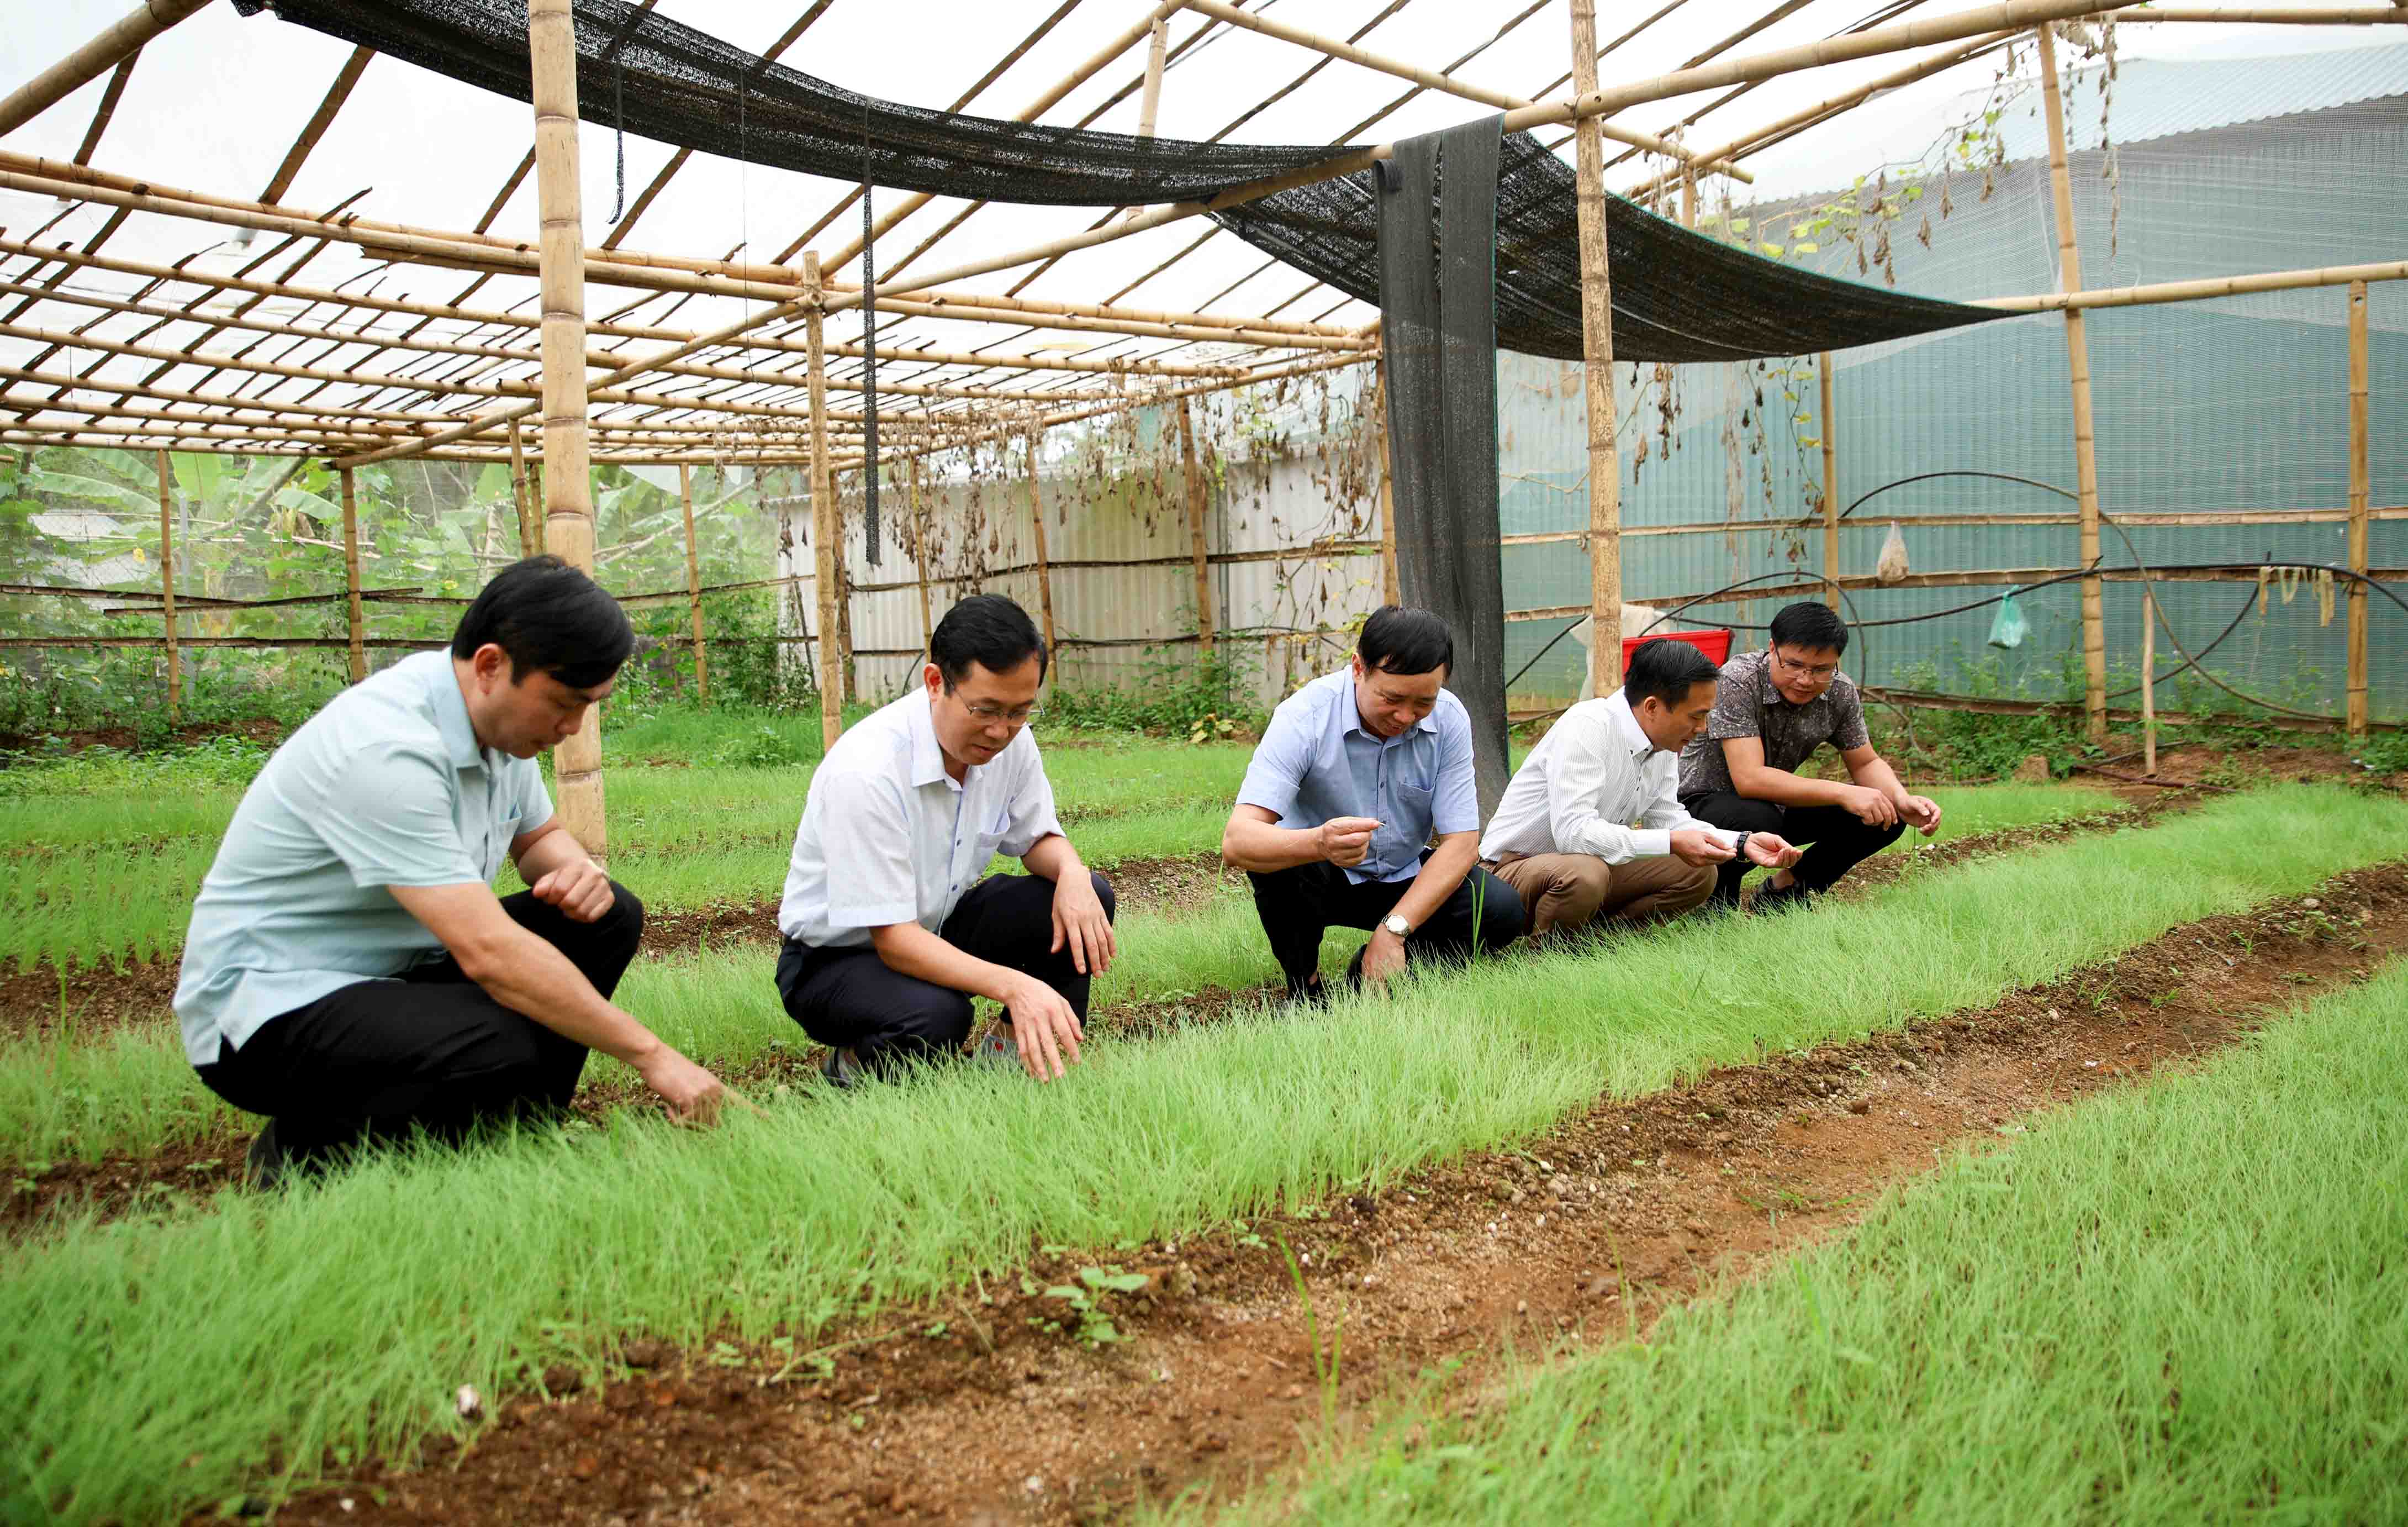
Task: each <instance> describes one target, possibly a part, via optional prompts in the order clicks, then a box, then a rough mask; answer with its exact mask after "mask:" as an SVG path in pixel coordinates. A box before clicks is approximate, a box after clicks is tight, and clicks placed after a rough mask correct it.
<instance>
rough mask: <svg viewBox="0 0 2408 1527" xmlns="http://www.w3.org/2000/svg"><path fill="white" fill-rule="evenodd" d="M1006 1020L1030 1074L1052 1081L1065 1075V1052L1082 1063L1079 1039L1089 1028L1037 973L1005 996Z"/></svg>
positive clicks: (1042, 1080) (1022, 980)
mask: <svg viewBox="0 0 2408 1527" xmlns="http://www.w3.org/2000/svg"><path fill="white" fill-rule="evenodd" d="M1003 1020H1004V1022H1005V1023H1007V1024H1009V1025H1010V1026H1011V1037H1012V1038H1013V1039H1014V1040H1015V1041H1017V1042H1018V1044H1019V1045H1020V1064H1021V1067H1022V1069H1024V1070H1025V1071H1026V1072H1027V1073H1028V1074H1029V1075H1031V1076H1034V1077H1036V1078H1037V1079H1038V1080H1039V1081H1040V1082H1050V1081H1052V1080H1054V1078H1055V1077H1057V1076H1060V1075H1061V1074H1062V1052H1063V1051H1065V1050H1067V1051H1068V1052H1069V1055H1070V1064H1072V1065H1074V1066H1075V1065H1077V1064H1078V1063H1079V1041H1080V1040H1082V1039H1083V1038H1085V1037H1086V1030H1085V1029H1084V1028H1083V1027H1082V1025H1081V1024H1080V1022H1079V1015H1078V1014H1076V1013H1073V1012H1072V1011H1070V1004H1069V1003H1068V1002H1067V1001H1063V1000H1062V994H1061V993H1060V992H1058V991H1055V990H1054V988H1053V987H1049V986H1047V985H1046V984H1045V983H1044V982H1042V981H1039V980H1038V979H1037V978H1036V977H1035V976H1033V975H1032V976H1024V977H1022V979H1021V982H1020V985H1019V986H1017V987H1014V988H1013V989H1012V992H1011V995H1010V996H1009V997H1006V998H1005V999H1004V1002H1003Z"/></svg>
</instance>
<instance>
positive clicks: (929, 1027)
mask: <svg viewBox="0 0 2408 1527" xmlns="http://www.w3.org/2000/svg"><path fill="white" fill-rule="evenodd" d="M1088 873H1089V874H1090V875H1091V876H1093V877H1094V880H1095V886H1096V895H1097V899H1098V900H1101V901H1102V902H1103V903H1104V915H1105V916H1107V917H1110V916H1111V915H1113V914H1114V911H1115V908H1116V905H1117V902H1116V900H1115V899H1114V897H1113V895H1112V883H1111V881H1109V880H1106V879H1105V878H1104V877H1103V876H1102V875H1100V874H1097V873H1096V872H1094V871H1092V870H1091V871H1089V872H1088ZM937 936H938V937H939V938H941V939H943V940H944V941H945V942H946V943H947V944H952V945H953V947H954V948H956V949H959V950H960V951H961V952H962V953H964V954H966V955H968V956H970V957H971V958H976V959H983V960H985V961H987V962H988V963H990V964H994V965H1002V966H1006V967H1008V968H1010V969H1011V970H1015V971H1020V972H1024V973H1025V974H1028V975H1033V976H1035V977H1037V979H1039V981H1042V982H1044V983H1045V984H1046V985H1047V986H1049V987H1053V988H1054V990H1055V991H1058V992H1060V993H1061V994H1062V1000H1063V1001H1066V1002H1068V1003H1069V1004H1070V1011H1072V1012H1073V1013H1076V1014H1078V1015H1079V1018H1080V1021H1082V1022H1084V1021H1085V1020H1086V1016H1087V987H1088V978H1087V977H1086V976H1083V975H1082V974H1080V973H1079V968H1078V966H1077V965H1075V964H1073V963H1072V962H1071V958H1070V946H1069V945H1068V944H1067V943H1066V944H1063V946H1062V948H1061V950H1060V951H1059V952H1058V953H1056V952H1054V951H1052V950H1051V949H1049V947H1048V946H1049V945H1050V944H1053V942H1054V882H1052V881H1050V880H1047V879H1046V878H1044V877H1043V876H1042V875H989V876H987V877H986V878H985V879H984V880H982V881H980V882H979V883H978V884H977V885H975V886H971V887H970V888H969V891H968V894H967V895H965V896H964V897H963V898H962V899H961V901H960V903H959V904H958V905H956V906H955V907H954V908H953V915H952V916H950V917H948V918H946V919H945V926H944V927H943V928H942V929H939V930H938V935H937ZM778 995H779V996H780V997H781V999H783V1000H784V1001H785V1004H786V1013H787V1016H790V1017H792V1018H793V1019H794V1020H795V1021H796V1023H798V1024H801V1025H802V1027H803V1032H804V1033H807V1034H809V1035H810V1036H811V1038H812V1039H813V1040H815V1041H817V1042H818V1043H820V1044H825V1045H828V1046H830V1047H831V1048H837V1049H849V1050H852V1051H853V1053H854V1054H855V1055H856V1056H858V1057H859V1058H860V1059H861V1063H862V1065H863V1067H864V1068H865V1069H867V1070H868V1071H869V1072H870V1073H872V1074H876V1075H891V1074H893V1073H895V1072H896V1071H897V1070H898V1069H900V1068H901V1067H903V1066H907V1065H909V1064H910V1063H912V1062H914V1061H921V1060H932V1059H938V1058H939V1057H943V1056H951V1055H956V1054H959V1053H960V1051H961V1047H962V1042H963V1041H965V1040H967V1039H968V1038H969V1036H970V999H969V994H968V992H962V991H955V990H954V989H953V987H940V986H938V985H937V984H936V983H935V982H933V981H923V980H921V979H920V978H919V977H918V976H916V975H905V974H904V973H903V972H900V971H897V970H894V969H891V968H889V967H888V965H887V963H886V961H884V960H882V959H881V958H878V951H877V950H876V949H874V948H872V947H871V946H870V945H868V944H846V945H841V946H838V947H815V946H813V945H811V944H804V943H802V942H800V941H799V940H796V939H788V940H787V941H786V946H785V948H784V950H783V951H781V953H780V954H779V956H778Z"/></svg>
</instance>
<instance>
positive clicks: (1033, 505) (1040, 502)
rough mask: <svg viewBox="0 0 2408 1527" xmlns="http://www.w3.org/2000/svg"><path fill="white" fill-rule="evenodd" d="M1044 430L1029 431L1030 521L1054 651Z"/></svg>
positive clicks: (1040, 602) (1048, 640)
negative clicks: (1042, 475) (1041, 459)
mask: <svg viewBox="0 0 2408 1527" xmlns="http://www.w3.org/2000/svg"><path fill="white" fill-rule="evenodd" d="M1042 433H1043V431H1042V430H1040V429H1031V430H1030V431H1029V432H1028V520H1029V523H1030V524H1031V525H1033V526H1036V527H1037V608H1038V610H1039V612H1040V613H1041V615H1042V617H1043V619H1042V622H1041V624H1042V625H1043V627H1044V629H1045V650H1046V651H1047V652H1052V651H1053V650H1054V569H1053V567H1052V565H1051V564H1050V563H1049V562H1048V561H1047V560H1046V556H1045V497H1044V493H1043V490H1042V488H1041V487H1040V485H1039V483H1038V481H1037V445H1038V439H1039V436H1040V435H1041V434H1042Z"/></svg>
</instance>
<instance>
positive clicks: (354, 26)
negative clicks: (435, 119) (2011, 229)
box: [236, 0, 2005, 362]
mask: <svg viewBox="0 0 2408 1527" xmlns="http://www.w3.org/2000/svg"><path fill="white" fill-rule="evenodd" d="M271 4H272V7H273V8H274V9H275V11H276V13H277V14H278V15H279V16H281V17H283V18H284V19H285V20H286V21H289V22H297V23H299V24H300V25H303V26H307V27H309V28H311V29H313V30H316V31H319V32H323V33H326V34H328V35H329V36H336V37H339V38H342V39H343V40H345V41H347V42H351V43H355V44H360V45H364V46H366V47H369V48H373V49H375V50H377V51H379V52H380V53H387V54H390V55H392V56H393V57H394V58H398V59H402V60H405V61H407V62H409V63H411V64H416V65H420V66H421V67H423V68H426V69H431V70H433V71H435V72H436V73H437V74H441V75H444V76H447V77H449V78H451V79H458V80H461V81H463V82H465V83H467V84H471V85H475V86H477V87H478V88H480V89H482V90H488V91H492V92H495V94H502V95H509V96H513V97H516V98H517V99H519V100H526V99H528V98H529V94H530V75H529V68H528V64H527V7H526V3H525V0H236V7H237V8H239V9H241V10H243V11H245V12H246V13H255V12H257V11H259V10H260V9H262V8H266V7H269V6H270V5H271ZM575 14H576V20H577V49H578V91H579V99H580V102H581V111H582V112H583V114H584V116H585V117H586V119H587V120H589V121H592V122H597V123H599V124H601V125H603V126H606V127H608V126H615V127H619V128H622V129H624V130H625V131H629V132H635V133H639V134H641V135H643V136H644V137H650V138H654V139H657V140H659V141H661V142H664V143H674V144H678V145H680V146H681V147H684V148H689V149H695V150H697V151H702V152H705V153H714V154H719V155H722V156H724V157H726V158H730V159H740V160H746V161H750V162H751V163H753V164H756V165H768V166H776V167H779V168H781V169H791V170H798V171H801V172H803V173H805V174H809V175H818V176H824V177H826V178H828V179H831V180H844V181H856V180H862V179H864V178H865V176H866V177H867V179H868V180H872V181H874V182H875V183H877V184H879V185H882V186H896V187H900V188H903V189H905V190H910V191H923V192H927V193H929V194H935V195H946V196H961V197H983V198H986V199H988V200H992V201H1002V202H1028V203H1041V204H1049V205H1068V206H1082V207H1126V206H1142V205H1149V204H1153V203H1157V202H1169V201H1185V200H1191V199H1201V198H1204V197H1208V196H1210V195H1211V194H1214V193H1216V192H1220V191H1226V190H1227V189H1229V188H1230V187H1233V186H1237V185H1242V184H1245V183H1247V182H1249V181H1253V180H1268V179H1270V178H1272V177H1274V176H1279V175H1284V174H1287V173H1289V172H1290V171H1293V170H1297V169H1301V168H1304V167H1305V166H1311V165H1316V164H1320V163H1322V162H1324V161H1326V160H1328V159H1330V158H1333V157H1335V156H1336V155H1338V154H1340V153H1343V152H1346V151H1347V150H1346V149H1344V148H1342V147H1339V146H1332V145H1326V144H1298V145H1289V146H1284V147H1283V146H1276V145H1273V146H1265V145H1255V144H1231V143H1194V142H1186V141H1182V140H1178V139H1172V138H1140V137H1131V136H1129V135H1126V134H1123V133H1100V132H1095V131H1091V130H1088V129H1084V128H1073V127H1046V126H1038V125H1035V124H1032V123H1027V122H1002V121H998V120H996V119H995V118H992V117H975V116H965V115H962V114H959V113H956V112H947V111H937V110H930V109H926V108H920V107H910V106H900V105H896V103H894V102H890V101H880V100H875V99H872V98H870V97H868V96H865V95H859V94H854V93H853V92H852V91H848V90H843V89H840V88H839V87H838V86H836V85H832V84H830V83H828V82H827V81H826V80H824V79H815V78H813V77H812V76H810V75H808V74H804V73H802V72H801V71H799V70H796V69H790V68H787V67H785V66H784V65H780V64H773V63H769V62H767V61H765V60H764V59H762V58H761V57H759V56H758V55H757V54H753V53H748V52H746V51H744V50H741V49H739V48H736V47H732V46H730V45H729V44H727V43H724V42H722V41H720V40H719V39H718V38H716V37H713V36H709V35H708V34H706V33H702V32H697V31H695V29H694V28H692V27H689V26H683V25H681V24H679V23H678V22H673V21H670V20H668V19H667V17H664V16H660V15H657V14H655V13H652V12H649V11H643V10H638V8H637V7H634V6H633V5H629V4H627V3H626V0H575ZM1607 208H1608V235H1607V247H1608V252H1609V258H1610V259H1611V261H1612V268H1613V353H1614V356H1615V358H1616V359H1619V360H1629V361H1676V362H1677V361H1716V360H1748V359H1754V358H1756V357H1759V356H1770V355H1802V354H1811V353H1814V352H1816V351H1822V350H1840V349H1845V348H1848V347H1850V346H1853V345H1861V344H1871V343H1873V342H1875V341H1877V340H1882V339H1900V338H1903V337H1905V336H1908V335H1914V334H1924V333H1928V332H1930V331H1932V330H1934V329H1944V328H1951V327H1955V326H1957V325H1959V324H1978V323H1982V322H1984V321H1985V320H1988V319H1993V318H1999V317H2003V316H2005V315H2004V314H2001V313H1999V312H1996V311H1994V310H1989V309H1985V308H1969V307H1965V306H1962V305H1960V304H1957V303H1953V302H1939V301H1934V300H1932V299H1930V298H1928V297H1917V296H1909V295H1902V294H1899V293H1896V292H1888V291H1884V290H1881V289H1880V288H1877V287H1871V286H1862V285H1858V284H1857V283H1856V282H1854V281H1838V280H1835V279H1833V278H1831V277H1828V276H1819V275H1815V274H1813V273H1812V272H1810V271H1805V270H1799V269H1795V268H1792V267H1788V266H1785V265H1783V264H1781V263H1779V262H1777V261H1773V260H1768V259H1764V258H1761V257H1760V256H1758V255H1756V254H1754V253H1752V252H1748V251H1746V250H1742V249H1738V248H1734V247H1733V246H1730V245H1727V244H1723V243H1719V242H1717V241H1715V240H1714V239H1712V238H1705V237H1703V236H1702V235H1699V234H1696V233H1693V232H1691V231H1690V230H1688V229H1686V228H1684V227H1682V226H1681V225H1680V224H1678V223H1670V222H1668V221H1666V220H1665V219H1662V218H1659V217H1656V216H1655V215H1653V214H1651V213H1649V212H1647V211H1644V210H1642V209H1641V208H1639V207H1637V206H1636V205H1634V204H1632V203H1631V202H1628V201H1627V200H1624V199H1623V198H1621V197H1618V196H1609V197H1608V198H1607ZM1211 215H1212V216H1213V217H1214V218H1216V219H1217V220H1218V221H1219V222H1220V223H1222V225H1223V226H1225V227H1227V228H1229V229H1230V230H1231V231H1233V232H1235V233H1236V234H1237V235H1238V236H1239V237H1240V238H1243V239H1245V240H1246V241H1247V242H1249V243H1251V244H1254V245H1255V246H1256V247H1257V248H1260V249H1262V250H1264V251H1265V252H1269V253H1271V254H1274V255H1277V256H1278V257H1279V258H1280V259H1282V260H1283V261H1285V262H1286V263H1287V264H1289V265H1292V266H1294V267H1297V269H1299V270H1302V271H1304V272H1306V273H1307V274H1310V275H1312V276H1314V277H1316V278H1318V279H1319V280H1321V281H1326V282H1327V283H1328V284H1329V285H1331V286H1333V287H1335V288H1337V289H1338V290H1339V291H1341V292H1344V293H1346V294H1347V295H1350V296H1355V297H1358V298H1360V299H1362V300H1363V301H1365V302H1377V301H1379V299H1380V256H1379V227H1380V214H1379V209H1378V197H1377V194H1376V191H1375V189H1374V181H1373V178H1372V176H1371V174H1369V172H1366V173H1363V174H1359V175H1354V176H1349V177H1345V178H1342V179H1339V180H1326V181H1322V182H1320V183H1318V184H1315V185H1310V186H1305V187H1302V188H1300V189H1297V190H1292V191H1283V192H1280V193H1278V194H1274V195H1270V196H1267V197H1264V198H1262V199H1261V200H1258V201H1254V202H1249V203H1245V204H1242V205H1240V206H1238V207H1233V208H1229V209H1226V210H1221V211H1216V212H1214V213H1212V214H1211ZM1575 218H1576V209H1575V201H1574V186H1573V179H1572V171H1571V168H1570V166H1568V165H1566V164H1565V163H1564V162H1563V161H1562V160H1560V159H1558V158H1557V157H1555V154H1553V153H1551V152H1549V151H1547V150H1546V149H1545V148H1544V147H1543V146H1541V144H1540V143H1539V141H1538V139H1536V138H1535V137H1531V136H1530V135H1529V134H1527V133H1516V134H1514V135H1512V137H1507V138H1506V139H1505V140H1504V144H1503V153H1502V162H1501V166H1500V169H1499V172H1498V186H1497V208H1496V223H1497V342H1498V344H1499V345H1501V346H1503V347H1504V348H1505V349H1508V350H1516V351H1520V352H1522V353H1526V354H1532V355H1546V356H1551V357H1553V358H1555V359H1557V360H1567V361H1578V360H1580V359H1582V355H1583V352H1582V347H1581V319H1580V255H1579V248H1578V242H1577V238H1576V231H1575Z"/></svg>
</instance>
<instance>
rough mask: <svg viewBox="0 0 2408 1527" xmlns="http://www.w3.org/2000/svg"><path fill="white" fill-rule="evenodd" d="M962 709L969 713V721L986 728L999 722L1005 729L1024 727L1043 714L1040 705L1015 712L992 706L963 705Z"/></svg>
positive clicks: (1042, 708)
mask: <svg viewBox="0 0 2408 1527" xmlns="http://www.w3.org/2000/svg"><path fill="white" fill-rule="evenodd" d="M962 709H963V710H965V711H968V713H970V719H971V720H973V721H979V722H983V723H985V724H986V725H988V726H993V725H994V724H995V723H996V722H998V721H1000V722H1002V723H1003V724H1004V725H1005V726H1007V727H1025V726H1027V725H1028V724H1029V723H1030V722H1032V721H1034V720H1036V719H1037V718H1038V717H1039V716H1040V715H1043V714H1044V713H1045V708H1044V707H1043V706H1041V705H1030V706H1026V707H1024V708H1023V709H1021V710H1017V711H1006V710H1002V709H1000V708H998V707H996V706H993V705H965V706H963V707H962Z"/></svg>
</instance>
